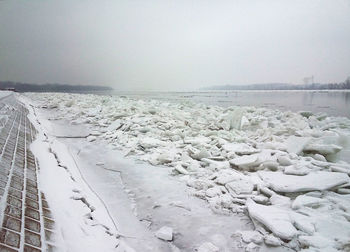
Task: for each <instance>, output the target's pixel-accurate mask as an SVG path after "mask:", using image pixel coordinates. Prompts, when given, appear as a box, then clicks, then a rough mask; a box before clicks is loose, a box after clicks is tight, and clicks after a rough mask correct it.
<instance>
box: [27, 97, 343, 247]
mask: <svg viewBox="0 0 350 252" xmlns="http://www.w3.org/2000/svg"><path fill="white" fill-rule="evenodd" d="M28 97H30V98H31V99H32V101H29V103H33V104H35V105H36V106H37V115H36V119H39V122H40V123H41V126H42V127H43V129H42V130H43V131H46V134H47V135H48V136H49V137H51V148H53V149H54V148H57V149H65V151H60V150H58V151H57V153H56V154H57V155H58V156H59V155H63V154H62V153H64V152H66V154H67V155H68V154H69V155H68V156H69V157H67V156H63V157H62V159H61V160H67V159H72V160H73V161H74V164H73V163H72V164H70V165H67V166H68V167H74V166H75V169H77V170H79V171H80V173H81V174H80V175H78V177H79V176H80V177H81V178H83V180H84V181H83V182H81V184H88V185H90V188H87V189H85V190H83V191H91V187H92V191H94V192H95V196H94V195H91V196H90V197H91V198H93V199H94V198H96V195H98V197H99V199H95V202H94V204H96V205H101V204H102V203H101V202H104V204H105V206H100V207H99V209H100V211H101V212H103V211H108V210H109V211H110V213H109V214H108V213H105V212H103V213H101V214H100V215H101V216H104V217H103V218H102V219H104V218H105V219H107V220H106V222H107V224H106V226H108V225H111V226H113V225H112V224H111V222H113V221H111V220H115V222H116V223H117V225H116V226H118V224H119V225H120V227H117V228H116V229H118V231H117V230H114V231H113V232H114V233H120V234H122V235H124V239H123V240H122V241H125V244H128V245H129V246H130V247H134V248H135V250H136V251H140V248H151V247H153V248H155V250H157V249H158V250H159V251H166V249H168V250H169V251H170V250H171V249H172V250H174V249H175V248H179V249H180V250H183V251H194V249H199V251H232V250H238V249H239V241H240V240H241V239H242V240H243V243H242V244H243V248H242V249H243V250H247V251H254V250H255V249H256V248H261V250H268V251H270V250H271V248H272V247H271V246H277V248H276V249H277V250H285V249H286V248H291V249H293V250H301V249H305V250H308V251H318V250H322V251H337V250H340V251H342V250H347V249H349V247H350V241H349V237H350V213H349V211H350V183H349V174H350V165H349V164H348V162H349V157H350V151H349V143H350V120H349V119H347V118H340V117H327V115H323V114H316V115H314V114H311V113H308V112H302V113H292V112H281V111H277V110H269V109H263V108H253V107H247V108H237V107H230V108H221V107H217V106H205V105H201V104H192V103H182V104H181V103H167V102H161V101H145V100H133V99H128V98H125V97H108V96H94V95H73V94H29V95H28ZM27 102H28V100H27ZM39 112H40V113H39ZM34 117H35V115H33V119H34ZM45 118H46V119H49V120H46V119H45ZM68 135H70V136H75V137H76V136H80V137H81V138H60V137H62V136H68ZM55 143H56V144H55ZM59 146H61V147H59ZM62 146H65V147H62ZM115 149H117V150H118V151H117V150H115ZM121 153H123V154H125V155H127V156H129V158H128V159H126V158H123V157H122V156H121ZM130 158H132V159H130ZM133 160H139V161H145V162H141V163H135V162H134V161H133ZM39 162H40V158H39ZM79 167H80V168H79ZM170 175H171V176H170ZM48 187H49V185H48ZM121 189H124V191H123V192H122V190H121ZM125 191H126V192H127V194H125ZM92 194H93V193H92ZM126 202H131V203H132V205H131V208H129V205H128V204H126ZM102 205H103V204H102ZM103 209H105V210H103ZM106 209H107V210H106ZM113 209H114V210H115V211H113ZM132 212H133V213H134V215H132V214H130V213H132ZM106 216H107V217H106ZM249 218H250V219H251V221H250V219H249ZM139 220H142V221H141V222H140V221H139ZM130 223H132V224H130ZM140 223H141V224H142V225H140ZM162 226H167V227H170V228H172V232H170V231H171V230H169V229H167V228H163V229H161V231H163V232H157V230H158V229H159V228H161V227H162ZM254 229H255V231H252V230H254ZM238 230H245V231H242V232H239V231H238ZM154 233H155V234H156V235H157V236H158V238H162V239H165V240H173V242H161V239H157V238H155V237H154V236H153V234H154ZM172 235H173V236H172ZM128 236H132V238H130V237H129V238H128ZM135 237H136V238H135ZM146 240H147V242H143V241H146ZM266 245H267V246H266ZM125 246H127V245H125ZM150 250H152V249H150ZM143 251H145V250H143Z"/></svg>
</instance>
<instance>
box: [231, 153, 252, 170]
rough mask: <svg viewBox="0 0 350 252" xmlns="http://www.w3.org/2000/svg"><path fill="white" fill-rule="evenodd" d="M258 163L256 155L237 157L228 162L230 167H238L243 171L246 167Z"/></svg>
mask: <svg viewBox="0 0 350 252" xmlns="http://www.w3.org/2000/svg"><path fill="white" fill-rule="evenodd" d="M257 161H258V155H256V154H253V155H245V156H241V157H237V158H234V159H231V160H230V161H229V162H230V164H232V165H235V166H238V167H239V168H241V169H244V168H246V167H251V166H255V165H256V164H257Z"/></svg>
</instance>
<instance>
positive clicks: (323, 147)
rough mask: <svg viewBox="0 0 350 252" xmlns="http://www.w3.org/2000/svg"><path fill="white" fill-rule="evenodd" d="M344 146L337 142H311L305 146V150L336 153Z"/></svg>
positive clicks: (326, 153) (327, 153) (325, 153)
mask: <svg viewBox="0 0 350 252" xmlns="http://www.w3.org/2000/svg"><path fill="white" fill-rule="evenodd" d="M342 149H343V148H342V147H341V146H339V145H335V144H321V143H310V144H308V145H306V146H305V147H304V151H305V152H315V153H319V154H322V155H329V154H335V153H338V152H339V151H341V150H342Z"/></svg>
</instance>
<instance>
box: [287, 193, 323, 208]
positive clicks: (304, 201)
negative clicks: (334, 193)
mask: <svg viewBox="0 0 350 252" xmlns="http://www.w3.org/2000/svg"><path fill="white" fill-rule="evenodd" d="M322 203H327V200H325V199H320V198H315V197H311V196H307V195H299V196H298V197H297V198H296V199H295V200H294V201H293V204H292V208H293V209H299V208H301V207H303V206H307V207H316V206H319V205H321V204H322Z"/></svg>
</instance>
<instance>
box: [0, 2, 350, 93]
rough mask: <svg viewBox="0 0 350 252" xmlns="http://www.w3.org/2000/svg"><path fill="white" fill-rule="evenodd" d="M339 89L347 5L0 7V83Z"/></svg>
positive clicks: (348, 26)
mask: <svg viewBox="0 0 350 252" xmlns="http://www.w3.org/2000/svg"><path fill="white" fill-rule="evenodd" d="M311 75H314V76H315V82H340V81H344V80H345V79H346V78H347V77H348V76H350V1H349V0H334V1H333V0H323V1H321V0H308V1H305V0H300V1H299V0H290V1H283V0H278V1H277V0H274V1H273V0H271V1H267V0H266V1H264V0H258V1H234V0H230V1H215V0H208V1H206V0H198V1H191V0H185V1H181V0H160V1H152V0H142V1H136V0H129V1H118V0H110V1H107V0H96V1H91V0H77V1H75V0H48V1H36V0H31V1H15V0H4V1H0V80H12V81H20V82H34V83H71V84H88V85H109V86H112V87H113V88H115V89H120V90H189V89H197V88H199V87H204V86H212V85H223V84H249V83H271V82H287V83H302V79H303V78H304V77H307V76H311Z"/></svg>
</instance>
